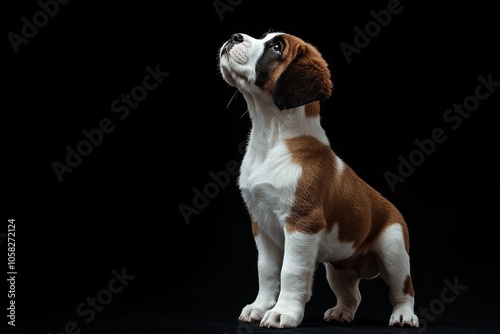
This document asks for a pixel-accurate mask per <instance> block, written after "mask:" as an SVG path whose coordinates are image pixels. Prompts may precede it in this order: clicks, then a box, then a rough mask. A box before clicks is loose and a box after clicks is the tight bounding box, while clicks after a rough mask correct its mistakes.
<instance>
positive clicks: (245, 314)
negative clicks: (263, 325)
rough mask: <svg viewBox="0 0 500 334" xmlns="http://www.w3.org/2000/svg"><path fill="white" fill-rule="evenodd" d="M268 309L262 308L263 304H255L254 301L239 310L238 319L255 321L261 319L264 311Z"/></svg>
mask: <svg viewBox="0 0 500 334" xmlns="http://www.w3.org/2000/svg"><path fill="white" fill-rule="evenodd" d="M267 310H268V308H264V307H263V306H259V305H256V304H255V303H253V304H249V305H247V306H245V307H244V308H243V310H241V314H240V316H239V317H238V320H240V321H245V322H257V321H260V320H261V319H262V317H263V316H264V313H265V312H266V311H267Z"/></svg>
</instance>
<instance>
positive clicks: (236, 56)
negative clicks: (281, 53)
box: [219, 33, 280, 89]
mask: <svg viewBox="0 0 500 334" xmlns="http://www.w3.org/2000/svg"><path fill="white" fill-rule="evenodd" d="M278 34H280V33H270V34H267V35H266V36H265V37H263V38H262V39H256V38H253V37H251V36H249V35H246V34H240V35H241V36H242V37H243V41H242V42H239V43H238V42H236V43H234V42H231V40H229V41H227V42H226V43H224V45H223V46H222V47H221V48H220V51H219V58H220V70H221V73H222V76H223V78H224V80H226V82H228V83H229V84H230V85H232V86H235V87H238V88H242V89H244V88H248V85H249V84H255V80H256V76H257V73H256V71H255V69H256V65H257V62H258V61H259V59H260V57H261V56H262V54H263V53H264V48H265V43H266V42H267V41H268V40H270V39H272V38H273V37H275V36H276V35H278ZM231 43H233V44H232V46H231ZM228 50H229V51H228Z"/></svg>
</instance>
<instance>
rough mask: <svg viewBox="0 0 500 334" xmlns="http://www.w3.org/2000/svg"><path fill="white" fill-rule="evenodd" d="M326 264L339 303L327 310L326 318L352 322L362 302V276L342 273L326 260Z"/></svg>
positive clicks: (327, 274)
mask: <svg viewBox="0 0 500 334" xmlns="http://www.w3.org/2000/svg"><path fill="white" fill-rule="evenodd" d="M324 265H325V270H326V278H327V280H328V284H329V285H330V288H331V289H332V291H333V293H334V294H335V297H336V298H337V305H335V306H334V307H332V308H329V309H328V310H326V312H325V315H324V320H326V321H331V320H335V321H340V322H344V321H345V322H351V321H352V320H353V319H354V315H355V314H356V311H357V309H358V306H359V304H360V303H361V293H360V292H359V281H360V278H359V277H357V276H354V275H346V274H343V273H341V272H340V271H338V270H336V269H335V268H334V266H333V264H331V263H330V262H325V263H324Z"/></svg>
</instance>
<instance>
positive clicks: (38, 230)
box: [0, 0, 500, 334]
mask: <svg viewBox="0 0 500 334" xmlns="http://www.w3.org/2000/svg"><path fill="white" fill-rule="evenodd" d="M214 3H215V2H214V1H204V2H198V3H194V2H162V3H161V4H160V2H154V1H149V2H148V1H146V2H138V1H137V2H115V3H111V2H106V4H104V3H102V2H88V1H77V0H73V1H71V2H69V3H68V4H64V5H59V9H58V13H57V14H55V15H54V16H53V17H50V18H48V20H47V23H46V24H45V25H44V26H42V27H40V28H39V31H38V33H37V34H36V35H35V36H34V37H32V38H29V39H28V41H27V43H23V44H21V45H19V52H17V53H16V52H15V51H14V48H13V47H12V44H11V42H10V41H9V38H8V36H9V33H15V34H18V35H21V29H22V26H23V24H24V23H23V21H22V18H23V17H26V18H27V19H28V20H29V21H30V22H33V15H34V14H35V13H37V12H39V11H40V10H41V7H40V4H39V3H37V2H36V1H23V2H22V4H21V3H18V2H16V4H14V3H13V2H9V3H8V4H7V3H6V4H3V7H4V8H3V10H2V22H3V23H4V26H3V29H4V30H3V31H4V43H3V51H2V53H3V55H4V57H3V58H4V71H3V72H2V73H4V75H2V78H3V80H4V84H3V93H4V97H3V99H2V102H3V107H2V111H3V112H2V115H3V116H4V117H6V118H5V120H4V121H3V122H2V126H3V131H2V133H3V135H4V139H3V149H2V152H3V161H2V165H3V170H4V171H3V179H4V182H3V183H2V185H3V186H2V190H3V201H2V202H3V204H2V208H3V209H2V217H3V218H2V219H3V221H2V227H1V228H0V233H6V232H7V224H8V222H7V219H9V218H14V219H15V220H16V235H15V239H16V240H15V245H16V269H17V272H18V274H17V276H16V298H15V302H16V324H17V326H16V327H15V329H14V328H12V327H11V326H7V324H6V323H7V320H8V319H7V318H6V317H5V316H2V319H3V320H2V328H6V329H7V330H8V331H9V330H10V331H12V330H14V332H19V333H28V332H31V331H32V332H37V333H49V332H53V333H59V332H62V331H64V328H65V326H66V324H67V323H69V322H71V321H74V322H75V323H76V324H77V325H78V330H81V333H125V332H131V333H150V332H151V333H153V332H154V333H160V332H161V333H169V332H176V333H187V332H191V331H197V332H200V333H201V332H205V333H221V334H222V333H249V332H254V331H255V332H257V331H265V330H262V329H260V328H259V327H258V326H257V325H256V324H255V325H251V326H250V325H244V324H240V323H238V322H237V320H236V319H237V317H238V315H239V312H240V311H241V308H242V307H243V306H244V305H245V304H247V303H250V302H251V301H253V298H254V297H255V295H256V292H257V273H256V250H255V247H254V244H253V239H252V236H251V231H250V224H249V221H248V217H247V215H246V211H245V208H244V206H243V203H242V200H241V197H240V195H239V192H238V189H237V187H236V176H234V175H230V178H229V184H228V185H223V186H219V187H217V188H213V187H212V188H210V189H209V190H210V191H213V193H212V195H211V196H212V198H209V199H208V200H207V201H206V202H205V203H204V204H203V207H202V208H200V209H199V210H198V212H197V213H196V214H192V215H190V216H189V219H186V218H185V217H183V215H182V214H181V211H180V210H179V205H186V206H191V207H193V206H194V204H193V200H196V197H195V191H194V190H193V189H196V190H200V191H202V192H203V191H205V190H206V189H208V188H206V187H210V184H211V183H212V184H213V182H214V181H213V179H212V178H211V176H210V175H211V173H216V174H217V173H218V174H219V175H220V173H224V171H226V169H227V166H228V164H230V165H231V164H233V165H234V164H239V162H240V161H241V158H242V153H241V151H240V150H238V147H239V145H240V143H242V142H244V140H245V138H246V135H247V133H248V131H249V128H250V122H249V118H248V115H247V114H245V110H246V106H245V104H244V100H243V98H242V96H241V95H236V96H235V97H234V99H233V100H232V101H231V103H229V101H230V100H231V98H232V97H233V94H234V93H235V90H234V89H233V88H230V87H229V86H228V85H227V84H226V83H225V82H223V80H222V77H221V76H220V74H219V72H218V67H217V66H218V64H217V54H218V48H219V47H220V46H221V45H222V43H223V42H224V41H226V40H227V39H228V38H229V37H230V36H231V34H232V33H234V32H244V33H247V34H249V35H252V36H255V37H259V36H260V35H262V34H263V33H264V32H266V31H269V30H273V31H285V32H289V33H292V34H295V35H297V36H299V37H301V38H303V39H304V40H306V41H309V42H311V43H312V44H314V45H316V46H317V47H318V49H319V50H320V52H322V54H323V55H324V57H325V59H326V60H327V61H328V63H329V64H330V67H331V71H332V81H333V83H334V85H335V88H334V94H333V96H332V98H331V99H330V100H328V101H326V102H324V103H323V104H322V122H323V125H324V128H325V130H326V132H327V134H328V136H329V138H330V140H331V143H332V146H333V148H334V149H335V151H336V152H337V154H338V155H339V156H340V157H342V158H343V159H344V161H345V162H347V163H348V164H349V165H350V166H351V167H352V168H353V169H354V170H355V171H356V172H357V173H358V174H359V175H360V176H361V177H362V178H363V179H364V180H366V181H367V182H368V183H369V184H371V185H373V186H374V187H375V188H376V189H377V190H379V191H380V192H381V193H382V194H384V195H385V196H387V197H388V198H389V199H390V200H391V201H393V202H394V203H395V204H396V205H397V206H398V207H399V208H400V210H401V211H402V213H403V215H404V216H405V217H406V220H407V223H408V225H409V229H410V238H411V239H410V242H411V247H410V256H411V261H412V275H413V283H414V288H415V290H416V306H415V308H416V312H417V313H418V314H420V315H421V319H423V317H422V312H421V311H419V309H421V308H429V307H430V308H431V311H430V314H431V315H433V317H432V319H431V318H427V320H429V321H427V323H426V326H427V328H426V330H427V331H428V332H430V331H432V330H433V329H435V330H436V332H440V331H441V332H444V331H448V332H453V333H458V332H460V333H461V332H472V331H476V332H479V330H481V329H484V330H485V331H486V330H487V329H495V328H496V329H498V328H499V325H498V315H497V314H498V311H499V307H498V300H499V289H498V282H497V277H496V276H497V273H498V268H497V265H496V263H497V262H498V260H497V256H496V255H497V254H498V249H497V247H496V246H497V245H496V243H497V240H498V237H497V232H496V231H497V225H498V215H497V212H498V209H497V208H498V200H499V195H498V177H497V170H498V162H497V159H496V155H497V153H498V150H497V145H496V144H497V138H498V136H497V134H498V131H497V126H498V123H497V120H498V117H497V116H496V115H495V114H494V113H495V112H498V110H499V109H498V106H499V96H498V95H499V94H500V93H499V92H498V91H499V90H500V87H494V89H496V91H495V92H493V93H491V94H490V96H489V97H488V98H487V99H485V100H484V101H481V102H480V104H479V107H478V108H477V110H475V111H474V112H472V113H471V115H470V117H469V118H467V119H463V122H462V123H461V124H460V126H458V127H457V128H456V129H453V128H451V127H450V125H452V124H450V123H446V122H445V121H444V120H443V115H444V114H445V112H446V110H447V109H449V108H452V107H453V105H454V104H455V103H456V104H462V103H463V102H464V100H465V99H466V98H469V97H470V96H474V94H475V90H476V87H477V86H478V85H479V84H480V81H479V80H478V77H479V76H482V77H484V78H488V76H489V75H491V77H492V80H493V81H495V82H500V68H499V66H498V59H500V57H499V56H500V53H499V51H498V42H499V40H498V32H499V20H498V12H497V11H496V10H495V9H494V7H493V6H492V5H491V4H490V2H487V1H466V2H458V1H455V2H451V1H450V2H445V3H443V2H440V4H439V5H438V4H437V3H436V2H432V1H409V0H408V1H401V3H400V7H399V8H401V12H400V13H398V14H395V15H392V17H391V21H390V23H389V24H388V25H387V26H386V27H382V28H381V30H380V32H378V33H374V36H373V37H371V40H370V42H369V44H368V45H367V46H366V47H364V48H361V49H360V50H359V52H358V53H354V54H352V55H351V56H352V59H351V61H350V62H348V61H347V59H346V57H345V55H344V54H343V52H342V49H341V47H340V44H341V43H348V44H350V45H354V38H355V34H356V32H355V30H354V28H355V27H359V28H360V29H364V27H365V25H366V24H367V23H368V22H370V21H373V20H374V18H373V16H372V15H371V14H370V12H371V11H372V10H373V11H376V12H378V11H380V10H383V9H386V8H387V5H388V3H389V2H388V1H378V0H377V1H365V2H354V1H336V2H332V3H330V4H329V5H328V6H326V4H327V2H322V1H306V2H298V3H294V2H289V1H272V2H269V1H232V2H230V1H228V2H227V3H226V2H224V1H222V0H221V1H219V2H218V3H226V5H227V6H228V7H227V8H226V9H227V10H224V9H221V13H220V15H221V16H219V15H218V13H217V11H216V9H215V7H214ZM147 66H150V67H151V68H153V69H154V68H156V67H157V66H158V68H159V69H160V70H161V71H162V72H168V73H169V74H168V76H166V77H165V78H164V79H163V82H161V83H160V84H159V85H158V86H157V87H156V88H155V89H153V90H151V91H149V92H148V94H147V97H146V98H145V99H144V100H143V101H142V102H140V103H139V104H138V106H137V107H136V108H135V109H131V110H130V114H129V115H128V117H125V118H124V119H123V120H121V119H119V118H118V116H119V115H120V114H116V113H114V112H113V111H112V108H111V103H112V102H113V101H114V100H115V99H119V98H120V96H121V94H130V92H131V91H132V90H133V89H134V88H135V87H136V86H138V85H141V84H142V82H143V78H144V76H145V75H146V74H147V73H148V72H147V70H146V67H147ZM481 92H482V93H484V92H486V91H485V90H484V89H483V90H481ZM104 118H109V119H110V120H111V121H112V124H113V125H114V126H115V127H114V130H113V131H112V132H111V133H108V134H104V135H103V138H102V142H101V143H99V145H98V146H94V147H93V149H92V152H91V153H90V154H88V155H87V156H86V157H83V158H82V161H81V163H80V164H79V165H78V166H76V167H74V169H73V171H72V172H71V173H65V174H64V175H63V181H62V182H59V180H58V178H57V176H56V174H55V172H54V170H53V167H52V164H53V163H54V161H57V162H60V163H64V160H65V157H66V154H67V152H66V149H65V147H66V146H68V145H69V146H70V147H72V148H74V149H75V148H76V147H77V145H78V143H79V142H80V141H82V140H85V137H84V135H83V134H82V131H83V130H87V131H91V130H92V129H95V128H97V127H98V125H99V122H100V121H101V120H102V119H104ZM436 128H442V129H443V130H444V131H445V134H446V136H447V137H446V140H445V141H444V142H443V143H438V144H436V146H435V150H434V152H433V153H432V154H430V155H426V156H425V160H424V161H423V162H422V163H421V164H420V165H419V166H417V167H415V170H414V171H413V172H412V173H410V175H408V176H407V177H406V178H405V182H400V183H397V184H396V185H395V189H391V187H389V185H388V183H387V181H386V179H385V177H384V173H386V172H387V171H391V172H393V173H397V170H398V164H399V162H400V160H398V157H399V156H400V155H401V156H402V157H405V158H408V157H409V156H410V155H411V154H418V153H415V152H416V150H417V146H416V144H415V140H426V139H429V138H431V133H432V131H433V130H434V129H436ZM227 175H229V174H227ZM393 190H394V191H393ZM197 203H198V204H199V205H200V203H201V202H197ZM0 241H1V242H2V243H1V245H2V252H3V253H4V254H6V253H7V247H6V246H7V243H6V241H7V240H6V239H5V238H2V239H0ZM0 258H3V261H4V265H3V266H2V268H4V269H3V271H4V274H2V276H3V277H6V276H7V274H6V272H7V269H6V266H7V256H6V255H3V256H0ZM113 269H114V270H116V271H118V272H121V271H122V270H123V271H124V272H126V274H127V275H129V276H133V277H134V278H133V279H132V278H131V279H130V280H129V282H128V285H127V286H126V287H125V288H124V289H123V291H121V292H120V293H117V294H114V295H112V300H111V301H110V302H109V304H107V305H105V306H104V309H103V310H102V311H101V312H97V313H96V314H95V318H93V319H92V320H91V321H88V323H87V322H86V321H85V320H89V318H88V316H85V317H82V316H80V315H78V314H77V313H76V308H77V306H78V305H79V304H81V303H82V302H85V301H86V299H87V297H91V298H92V297H95V296H96V295H97V294H98V293H99V292H100V291H101V290H102V289H106V288H107V287H108V283H109V282H110V280H111V278H112V277H113V274H112V273H111V271H112V270H113ZM446 280H447V281H449V282H454V281H455V282H458V284H460V285H462V286H466V288H463V290H462V291H461V292H460V295H458V296H456V299H455V300H454V301H453V302H450V303H443V302H442V293H443V291H444V289H445V288H446V283H445V281H446ZM3 281H4V284H3V285H2V286H3V288H2V289H3V291H2V292H0V294H2V295H4V296H6V295H7V292H8V286H7V285H6V284H5V280H4V279H3ZM361 289H362V294H363V301H362V304H361V306H360V308H359V310H358V313H357V316H356V319H355V320H354V323H352V324H349V325H337V326H335V325H325V324H324V323H323V322H322V320H321V319H322V315H323V312H324V311H325V310H326V309H328V308H330V307H332V306H333V305H334V303H335V299H334V296H333V294H332V293H331V291H330V290H329V288H328V286H327V284H326V279H325V276H324V270H323V268H322V267H318V269H317V274H316V280H315V285H314V290H313V298H312V300H311V301H310V302H309V304H308V305H307V308H306V315H305V319H304V322H303V324H302V325H301V327H300V328H299V329H296V330H291V331H294V332H298V333H302V332H311V333H312V332H314V333H319V332H321V331H329V332H335V330H336V328H337V330H338V331H339V332H344V331H346V332H352V331H351V330H359V331H360V332H368V331H370V330H373V331H380V332H385V331H387V330H389V329H388V328H387V322H388V319H389V316H390V313H391V307H390V304H389V301H388V296H387V293H388V291H387V288H386V287H385V285H384V284H383V282H382V281H381V280H380V279H376V280H373V281H367V282H363V283H362V284H361ZM448 293H449V292H448ZM446 296H452V294H448V295H446ZM2 300H3V301H4V302H3V303H4V304H2V307H1V309H3V310H4V311H3V312H5V314H7V311H6V307H7V305H8V304H7V303H8V299H6V298H5V297H4V299H2ZM421 321H422V320H421ZM16 330H17V331H16ZM408 331H409V332H417V331H416V330H413V331H411V330H408ZM2 332H3V331H2ZM391 332H397V330H396V329H391Z"/></svg>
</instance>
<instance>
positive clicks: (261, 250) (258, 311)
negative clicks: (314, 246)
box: [239, 231, 283, 322]
mask: <svg viewBox="0 0 500 334" xmlns="http://www.w3.org/2000/svg"><path fill="white" fill-rule="evenodd" d="M255 244H256V246H257V251H258V264H257V266H258V272H259V292H258V294H257V298H255V301H254V302H253V303H252V304H249V305H246V306H245V307H244V308H243V310H242V311H241V314H240V317H239V320H241V321H247V322H255V321H260V320H261V319H262V317H263V316H264V313H265V312H266V311H267V310H270V309H271V308H272V307H273V306H274V305H275V304H276V301H277V300H278V295H279V292H280V271H281V265H282V263H283V248H281V247H279V246H278V245H277V244H276V243H275V242H274V241H273V240H271V238H269V236H268V235H267V234H266V233H265V232H263V231H259V232H258V233H256V234H255Z"/></svg>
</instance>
